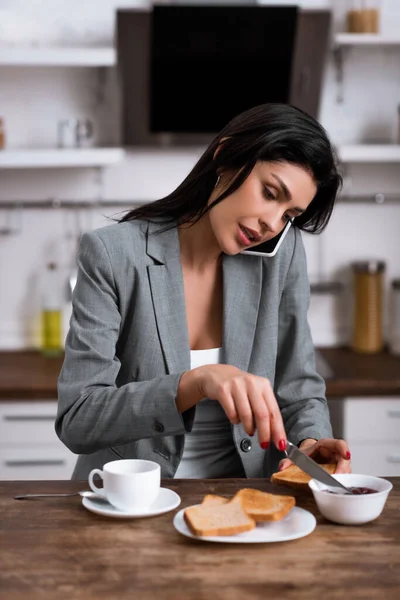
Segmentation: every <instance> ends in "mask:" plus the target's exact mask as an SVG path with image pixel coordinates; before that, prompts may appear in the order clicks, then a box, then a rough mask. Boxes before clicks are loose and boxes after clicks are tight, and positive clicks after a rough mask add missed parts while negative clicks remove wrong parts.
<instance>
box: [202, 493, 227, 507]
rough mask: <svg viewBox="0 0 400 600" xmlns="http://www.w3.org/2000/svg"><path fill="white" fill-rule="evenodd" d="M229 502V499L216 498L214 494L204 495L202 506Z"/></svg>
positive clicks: (223, 497)
mask: <svg viewBox="0 0 400 600" xmlns="http://www.w3.org/2000/svg"><path fill="white" fill-rule="evenodd" d="M227 502H229V498H225V496H217V495H216V494H206V495H205V496H204V498H203V500H202V504H214V506H215V505H216V504H226V503H227Z"/></svg>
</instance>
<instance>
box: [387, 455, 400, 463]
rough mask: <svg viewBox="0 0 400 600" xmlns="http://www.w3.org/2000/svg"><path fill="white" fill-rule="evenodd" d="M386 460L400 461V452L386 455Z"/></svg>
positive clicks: (391, 461) (389, 461) (390, 461)
mask: <svg viewBox="0 0 400 600" xmlns="http://www.w3.org/2000/svg"><path fill="white" fill-rule="evenodd" d="M386 462H388V463H400V454H397V455H396V454H391V455H389V456H387V457H386Z"/></svg>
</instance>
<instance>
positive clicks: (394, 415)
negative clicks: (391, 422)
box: [387, 410, 400, 419]
mask: <svg viewBox="0 0 400 600" xmlns="http://www.w3.org/2000/svg"><path fill="white" fill-rule="evenodd" d="M387 416H388V417H389V418H390V419H400V410H388V411H387Z"/></svg>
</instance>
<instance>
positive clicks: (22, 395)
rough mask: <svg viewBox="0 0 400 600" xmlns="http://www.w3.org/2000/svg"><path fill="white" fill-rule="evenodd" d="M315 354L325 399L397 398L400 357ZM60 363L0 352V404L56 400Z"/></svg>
mask: <svg viewBox="0 0 400 600" xmlns="http://www.w3.org/2000/svg"><path fill="white" fill-rule="evenodd" d="M318 353H319V354H320V357H322V359H323V363H324V364H325V365H327V367H328V369H324V371H321V374H322V375H323V376H324V377H326V392H327V396H328V397H336V396H337V397H346V396H347V397H348V396H393V395H394V396H395V395H400V357H395V356H392V355H390V354H388V353H387V352H382V353H380V354H375V355H371V356H368V355H362V354H356V353H355V352H352V351H351V350H348V349H347V348H319V349H318ZM62 361H63V357H62V356H59V357H52V358H50V357H49V358H46V357H43V356H42V355H41V354H40V353H39V352H35V351H15V352H0V401H1V400H25V401H26V400H29V399H36V400H46V399H51V400H54V399H56V398H57V378H58V374H59V372H60V369H61V365H62ZM326 370H328V371H329V372H328V373H325V371H326Z"/></svg>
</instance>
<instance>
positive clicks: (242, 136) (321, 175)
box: [118, 103, 342, 233]
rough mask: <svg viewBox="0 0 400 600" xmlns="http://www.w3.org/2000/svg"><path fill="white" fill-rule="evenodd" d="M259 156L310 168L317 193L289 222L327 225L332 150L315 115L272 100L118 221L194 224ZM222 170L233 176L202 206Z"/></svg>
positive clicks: (337, 181)
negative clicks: (171, 184)
mask: <svg viewBox="0 0 400 600" xmlns="http://www.w3.org/2000/svg"><path fill="white" fill-rule="evenodd" d="M217 149H218V152H217V153H216V150H217ZM215 153H216V154H215ZM259 161H266V162H272V161H274V162H288V163H292V164H294V165H298V166H300V167H303V168H305V169H307V170H308V171H309V172H310V174H311V175H312V177H313V179H314V181H315V183H316V185H317V192H316V194H315V196H314V198H313V200H312V201H311V203H310V205H309V206H308V208H307V210H306V211H305V212H304V213H303V214H301V215H300V216H298V217H296V218H295V220H294V224H295V225H296V226H297V227H298V228H299V229H302V230H304V231H308V232H310V233H320V232H321V231H322V230H323V229H324V228H325V227H326V225H327V224H328V221H329V219H330V217H331V214H332V210H333V206H334V203H335V200H336V197H337V194H338V192H339V190H340V188H341V186H342V178H341V176H340V174H339V173H338V169H337V159H336V155H335V151H334V149H333V147H332V145H331V143H330V141H329V138H328V135H327V133H326V131H325V129H324V128H323V127H322V126H321V125H320V124H319V123H318V122H317V121H316V120H315V119H314V118H312V117H311V116H310V115H308V114H307V113H305V112H304V111H302V110H300V109H299V108H295V107H294V106H291V105H289V104H272V103H271V104H261V105H260V106H256V107H254V108H251V109H249V110H246V111H245V112H242V113H241V114H239V115H237V116H236V117H234V118H233V119H232V120H231V121H230V122H229V123H228V124H227V125H226V126H225V127H224V128H223V129H222V130H221V131H220V132H219V133H218V135H217V136H216V137H215V138H214V140H213V141H212V142H211V143H210V145H209V146H208V148H207V150H206V151H205V152H204V153H203V155H202V156H201V157H200V159H199V160H198V162H197V163H196V165H195V166H194V167H193V169H192V170H191V171H190V173H189V174H188V175H187V177H186V178H185V179H184V180H183V181H182V183H181V184H180V185H179V186H178V187H177V188H176V189H175V190H174V191H173V192H171V193H170V194H168V196H165V197H164V198H161V199H159V200H156V201H154V202H150V203H149V204H145V205H143V206H139V207H137V208H135V209H133V210H131V211H129V212H128V213H127V214H126V215H125V216H123V217H122V218H121V219H119V220H118V222H120V223H122V222H124V221H130V220H133V219H145V220H150V221H151V220H152V219H160V218H162V219H165V220H166V222H167V223H168V222H171V223H179V224H185V223H192V224H194V223H196V222H197V221H198V220H199V219H200V218H201V217H202V216H203V215H204V214H205V213H206V212H207V211H209V210H210V209H211V208H212V207H213V206H215V205H216V204H218V203H219V202H221V201H222V200H224V199H225V198H226V197H228V196H229V195H230V194H232V193H233V192H234V191H235V190H237V189H238V188H239V187H240V186H241V185H242V183H243V182H244V181H245V179H246V178H247V177H248V176H249V174H250V173H251V171H252V170H253V168H254V166H255V164H256V163H257V162H259ZM225 170H226V171H234V172H236V173H237V175H236V177H235V178H234V180H233V181H231V183H230V185H229V187H228V188H227V189H226V190H225V191H224V192H223V193H221V195H220V196H218V197H217V198H216V200H215V201H214V202H213V203H212V204H210V205H209V206H207V202H208V200H209V198H210V195H211V193H212V191H213V189H214V186H215V183H216V181H217V178H218V173H220V172H223V171H225Z"/></svg>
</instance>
